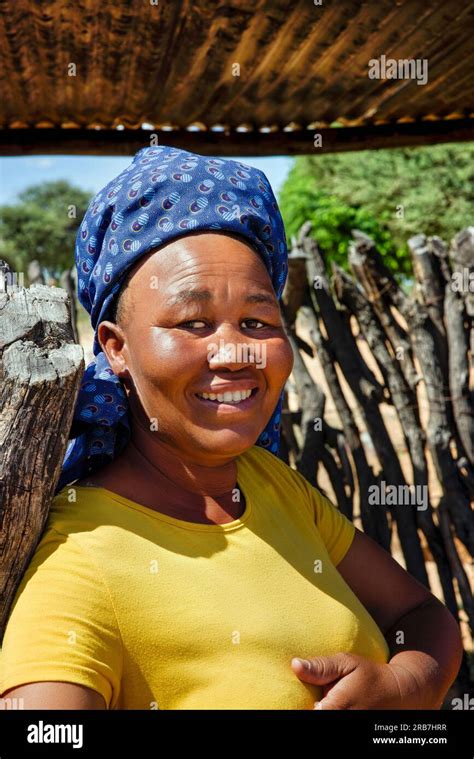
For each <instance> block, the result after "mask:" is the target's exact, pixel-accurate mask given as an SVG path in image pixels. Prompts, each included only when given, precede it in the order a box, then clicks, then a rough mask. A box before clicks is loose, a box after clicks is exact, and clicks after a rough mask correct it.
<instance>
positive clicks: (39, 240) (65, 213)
mask: <svg viewBox="0 0 474 759" xmlns="http://www.w3.org/2000/svg"><path fill="white" fill-rule="evenodd" d="M91 195H92V193H88V192H85V191H84V190H81V189H80V188H78V187H73V186H72V185H71V184H69V182H67V181H65V180H58V181H54V182H45V183H43V184H38V185H32V186H30V187H28V188H27V189H26V190H24V191H23V192H22V193H21V195H20V196H19V202H18V203H16V204H15V205H5V206H0V258H2V257H5V258H7V259H8V260H9V261H11V262H12V263H13V264H14V266H15V269H16V270H17V271H24V272H26V270H27V266H28V263H29V262H30V261H32V260H33V259H35V258H36V259H37V260H38V261H39V262H40V264H41V266H43V267H46V268H47V269H48V270H49V271H50V272H51V273H54V274H55V275H56V276H58V275H59V273H60V272H61V271H64V269H67V268H70V267H71V266H72V265H73V264H74V242H75V238H76V233H77V228H78V226H79V224H80V223H81V221H82V218H83V216H84V214H85V212H86V209H87V206H88V204H89V201H90V199H91Z"/></svg>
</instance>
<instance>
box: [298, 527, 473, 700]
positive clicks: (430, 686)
mask: <svg viewBox="0 0 474 759" xmlns="http://www.w3.org/2000/svg"><path fill="white" fill-rule="evenodd" d="M337 570H338V572H339V573H340V574H341V575H342V577H343V578H344V580H345V581H346V582H347V584H348V585H349V587H350V588H351V589H352V591H353V592H354V593H355V595H356V596H357V597H358V598H359V599H360V601H361V603H362V604H363V605H364V606H365V607H366V609H367V610H368V611H369V613H370V614H371V616H372V617H373V618H374V620H375V621H376V622H377V624H378V626H379V627H380V629H381V630H382V632H383V634H384V636H385V638H386V640H387V643H388V646H389V648H390V655H391V658H390V661H389V662H388V664H385V665H380V664H376V663H374V662H371V661H369V660H367V659H364V658H363V657H359V656H354V655H352V654H346V653H341V654H337V655H335V656H329V657H317V658H316V659H312V660H311V662H312V664H311V667H310V668H309V670H304V669H303V668H302V667H301V665H297V664H295V665H294V669H295V671H296V674H297V675H298V677H300V679H302V680H304V681H306V682H312V683H315V684H321V685H323V684H324V685H330V683H333V682H335V681H339V683H338V685H337V686H335V687H334V691H333V693H332V694H331V698H330V700H329V701H328V702H327V703H328V705H327V706H325V703H324V699H323V704H322V708H341V709H348V708H351V709H354V708H355V709H372V708H373V709H377V708H381V709H387V708H388V709H390V708H393V709H400V708H403V709H439V708H440V706H441V704H442V702H443V699H444V697H445V695H446V693H447V691H448V690H449V687H450V685H451V684H452V682H453V681H454V680H455V678H456V675H457V673H458V671H459V667H460V665H461V660H462V653H463V648H462V639H461V634H460V630H459V626H458V624H457V622H456V620H455V619H454V617H453V616H452V614H451V613H450V612H449V611H448V609H447V608H446V607H445V606H444V604H442V603H441V602H440V601H439V600H438V599H437V598H436V596H434V595H433V594H432V593H430V592H429V590H428V589H427V588H425V586H424V585H422V584H421V583H420V582H418V580H416V579H415V578H413V577H412V576H411V575H410V574H409V573H408V572H406V571H405V570H404V569H403V567H401V566H400V565H399V564H398V563H397V562H396V561H395V560H394V559H393V558H392V557H391V556H390V554H389V553H388V552H387V551H385V550H384V549H383V548H381V547H380V546H379V545H378V543H376V541H375V540H372V538H370V537H369V536H368V535H366V534H365V533H363V532H361V531H360V530H357V529H356V533H355V536H354V540H353V542H352V544H351V547H350V548H349V550H348V552H347V554H346V555H345V556H344V558H343V559H342V561H340V562H339V564H338V565H337ZM341 678H342V679H341ZM344 678H346V679H345V682H344ZM329 690H330V688H326V689H325V691H324V692H325V693H329Z"/></svg>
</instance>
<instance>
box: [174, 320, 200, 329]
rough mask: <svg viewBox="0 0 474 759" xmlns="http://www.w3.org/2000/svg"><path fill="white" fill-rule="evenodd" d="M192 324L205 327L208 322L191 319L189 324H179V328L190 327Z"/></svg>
mask: <svg viewBox="0 0 474 759" xmlns="http://www.w3.org/2000/svg"><path fill="white" fill-rule="evenodd" d="M192 324H201V325H204V327H205V326H206V322H203V321H202V319H191V320H190V321H188V322H181V324H179V325H178V326H179V327H190V326H191V325H192Z"/></svg>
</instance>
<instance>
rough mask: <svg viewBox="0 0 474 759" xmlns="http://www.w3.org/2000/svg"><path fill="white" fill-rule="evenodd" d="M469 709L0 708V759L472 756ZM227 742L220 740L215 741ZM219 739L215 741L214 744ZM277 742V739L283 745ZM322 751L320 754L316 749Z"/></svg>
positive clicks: (461, 758)
mask: <svg viewBox="0 0 474 759" xmlns="http://www.w3.org/2000/svg"><path fill="white" fill-rule="evenodd" d="M472 717H473V715H472V714H471V710H459V711H440V712H436V713H434V712H433V711H403V712H399V711H397V712H395V711H393V712H391V711H385V710H384V711H370V712H369V711H327V712H324V711H316V710H315V711H260V710H255V711H243V710H242V711H227V710H226V711H200V710H199V711H80V712H78V711H61V710H60V711H57V710H54V711H39V710H21V709H18V710H5V711H2V712H0V759H18V758H20V759H22V757H24V756H47V757H55V756H57V757H65V756H69V755H71V756H92V755H93V754H94V753H96V752H97V750H98V749H101V748H107V749H109V750H111V751H117V752H118V755H119V756H123V755H124V753H125V752H126V751H133V752H134V756H137V757H138V756H141V755H142V753H143V751H149V750H150V748H151V747H156V750H157V752H158V751H160V747H161V749H163V748H164V747H165V745H166V746H167V749H168V750H169V747H170V744H171V746H172V747H173V748H174V749H176V750H179V751H181V750H183V749H186V748H189V749H191V748H192V749H193V750H194V751H196V749H198V748H199V747H202V748H203V749H209V748H210V747H211V746H213V747H214V750H215V751H219V753H221V752H223V751H225V750H226V746H230V747H231V749H232V752H233V753H234V752H235V750H236V749H237V748H240V747H242V749H247V750H248V749H249V748H252V747H254V746H255V741H256V740H261V741H262V745H264V746H265V749H266V750H268V748H270V747H273V746H275V747H277V746H278V747H279V748H280V749H281V748H282V747H283V745H285V746H287V745H288V742H290V743H293V746H294V750H296V751H297V750H298V749H300V750H301V749H304V750H307V749H308V748H309V749H311V748H313V749H314V751H315V752H320V751H321V750H322V749H325V750H331V751H334V750H335V749H337V750H338V751H339V750H344V749H346V750H347V751H350V752H354V751H359V750H360V751H361V752H364V753H363V754H362V755H363V756H367V755H369V756H380V757H384V756H387V757H398V756H400V757H411V756H413V757H456V759H472V757H473V756H474V738H473V719H472ZM221 738H222V739H224V740H226V743H224V742H222V743H221V742H220V739H221ZM216 739H218V740H219V743H217V742H216ZM283 741H284V744H283ZM318 755H319V756H321V754H320V753H319V754H318Z"/></svg>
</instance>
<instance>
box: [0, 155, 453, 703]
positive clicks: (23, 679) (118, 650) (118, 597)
mask: <svg viewBox="0 0 474 759" xmlns="http://www.w3.org/2000/svg"><path fill="white" fill-rule="evenodd" d="M286 254H287V251H286V243H285V236H284V229H283V222H282V220H281V216H280V213H279V210H278V206H277V204H276V200H275V198H274V195H273V192H272V190H271V188H270V186H269V184H268V181H267V179H266V177H265V176H264V175H263V174H262V173H261V172H259V171H257V170H256V169H254V168H252V167H249V166H246V165H244V164H241V163H239V162H237V161H224V160H222V159H217V158H208V157H205V156H199V155H195V154H192V153H188V152H186V151H181V150H178V149H176V148H169V147H166V146H160V147H158V148H149V149H144V150H141V151H139V153H137V155H136V156H135V158H134V160H133V162H132V164H131V165H130V166H129V167H128V168H127V169H126V170H125V171H124V172H122V174H121V175H119V177H117V178H116V179H115V180H113V181H112V182H111V183H109V185H107V187H106V188H104V190H103V191H102V192H101V193H99V195H98V196H97V197H96V198H94V200H93V201H92V202H91V204H90V206H89V209H88V211H87V213H86V216H85V219H84V221H83V223H82V225H81V228H80V230H79V232H78V237H77V246H76V265H77V269H78V291H79V298H80V299H81V302H82V303H83V305H84V306H85V307H86V308H87V310H88V311H89V313H90V314H91V323H92V326H93V327H94V328H95V336H94V354H95V356H96V361H95V362H92V364H91V365H89V367H88V368H87V370H86V373H85V377H84V381H83V383H82V386H81V390H80V394H79V397H78V401H77V404H76V409H75V417H74V424H73V428H72V431H71V437H72V438H73V441H72V443H71V444H70V446H69V448H68V451H67V454H66V458H65V462H64V466H63V471H62V475H61V479H60V482H59V485H58V490H57V495H56V497H55V499H54V501H53V504H52V508H51V512H50V515H49V519H48V524H47V527H46V530H45V532H44V534H43V536H42V538H41V541H40V543H39V545H38V547H37V549H36V552H35V555H34V557H33V559H32V561H31V563H30V565H29V567H28V570H27V572H26V574H25V576H24V577H23V580H22V583H21V585H20V587H19V589H18V591H17V595H16V598H15V602H14V605H13V607H12V611H11V614H10V618H9V622H8V625H7V629H6V633H5V638H4V644H3V651H2V657H1V659H2V670H1V680H0V689H1V691H2V693H3V695H4V696H5V695H8V696H9V697H23V698H24V704H25V708H52V709H56V708H70V709H313V708H322V709H439V708H440V705H441V703H442V701H443V698H444V696H445V694H446V692H447V691H448V689H449V686H450V685H451V683H452V682H453V680H454V679H455V677H456V674H457V672H458V669H459V666H460V661H461V655H462V647H461V640H460V634H459V628H458V625H457V624H456V622H455V620H454V618H453V617H452V616H451V614H450V613H449V612H448V611H447V610H446V608H445V607H444V606H443V604H441V603H440V602H439V601H438V600H437V599H436V598H435V597H434V596H433V595H432V594H431V593H429V592H428V590H427V589H426V588H425V587H424V586H422V585H421V584H420V583H419V582H417V581H416V580H415V579H413V578H412V577H411V576H410V575H409V574H408V573H407V572H405V571H404V570H403V569H402V568H401V567H400V566H399V565H398V564H397V562H395V561H394V560H393V559H392V558H391V557H390V555H389V554H388V553H387V552H385V551H384V550H383V549H382V548H380V547H379V546H378V545H377V544H376V543H375V542H374V541H373V540H371V539H370V538H369V537H368V536H366V535H365V534H364V533H363V532H361V531H359V530H358V529H356V528H355V526H354V525H353V524H352V523H351V522H350V521H349V520H348V519H347V518H346V517H345V516H344V515H343V514H342V513H341V512H339V510H338V509H337V508H336V507H335V506H333V505H332V504H331V503H330V502H329V501H328V500H327V499H326V498H324V497H323V496H322V495H321V494H320V493H319V492H318V490H317V489H315V488H314V487H312V486H311V485H310V484H309V483H308V482H307V481H306V480H305V479H304V478H303V477H302V476H301V475H300V474H299V473H297V472H296V471H294V470H293V469H291V468H290V467H288V466H287V465H286V464H284V463H283V462H282V461H281V460H280V459H279V458H277V456H275V455H274V454H275V453H276V452H277V450H278V431H279V416H280V410H281V397H282V396H281V394H282V390H283V387H284V384H285V381H286V379H287V378H288V376H289V375H290V372H291V369H292V364H293V357H292V353H291V349H290V346H289V342H288V339H287V337H286V335H285V331H284V329H283V324H282V321H281V315H280V309H279V298H280V296H281V292H282V289H283V286H284V282H285V277H286V271H287V270H286ZM301 659H304V660H307V663H306V664H305V663H304V662H303V661H301Z"/></svg>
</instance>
